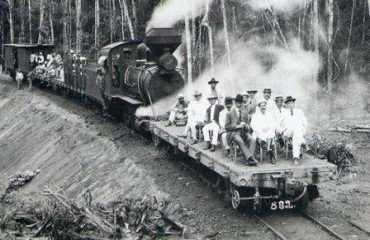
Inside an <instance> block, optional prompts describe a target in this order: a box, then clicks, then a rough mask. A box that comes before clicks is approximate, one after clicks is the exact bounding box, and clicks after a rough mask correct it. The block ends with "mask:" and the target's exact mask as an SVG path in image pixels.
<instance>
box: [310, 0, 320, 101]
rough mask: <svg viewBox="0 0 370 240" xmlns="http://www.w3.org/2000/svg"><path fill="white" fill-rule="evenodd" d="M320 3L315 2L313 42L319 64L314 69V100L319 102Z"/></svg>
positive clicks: (315, 0)
mask: <svg viewBox="0 0 370 240" xmlns="http://www.w3.org/2000/svg"><path fill="white" fill-rule="evenodd" d="M318 1H319V0H314V2H313V16H312V17H313V26H312V31H313V38H314V39H313V42H314V47H315V49H314V52H315V62H316V63H317V67H315V68H314V72H313V93H314V99H315V100H317V91H318V83H319V61H320V49H319V7H318Z"/></svg>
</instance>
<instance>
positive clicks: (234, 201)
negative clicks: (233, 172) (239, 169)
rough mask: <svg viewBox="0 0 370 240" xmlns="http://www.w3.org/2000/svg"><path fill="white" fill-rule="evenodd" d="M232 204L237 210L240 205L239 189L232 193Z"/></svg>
mask: <svg viewBox="0 0 370 240" xmlns="http://www.w3.org/2000/svg"><path fill="white" fill-rule="evenodd" d="M231 206H232V207H233V208H234V209H235V210H236V209H238V208H239V207H240V194H239V192H238V190H235V189H234V190H233V191H232V193H231Z"/></svg>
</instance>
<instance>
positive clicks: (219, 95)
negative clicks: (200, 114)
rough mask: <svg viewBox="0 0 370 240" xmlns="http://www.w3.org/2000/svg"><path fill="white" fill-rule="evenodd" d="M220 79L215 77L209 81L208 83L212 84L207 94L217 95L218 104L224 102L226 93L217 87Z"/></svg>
mask: <svg viewBox="0 0 370 240" xmlns="http://www.w3.org/2000/svg"><path fill="white" fill-rule="evenodd" d="M217 83H218V81H217V80H216V79H214V78H212V79H211V80H210V81H208V84H209V85H210V88H209V89H208V91H207V92H206V96H207V97H208V96H216V97H217V104H222V103H223V98H224V95H223V93H222V92H221V91H220V90H219V89H218V88H217Z"/></svg>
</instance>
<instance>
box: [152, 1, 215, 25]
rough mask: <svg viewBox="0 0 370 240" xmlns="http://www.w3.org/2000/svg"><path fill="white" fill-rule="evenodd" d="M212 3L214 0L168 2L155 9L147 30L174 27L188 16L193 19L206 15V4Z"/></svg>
mask: <svg viewBox="0 0 370 240" xmlns="http://www.w3.org/2000/svg"><path fill="white" fill-rule="evenodd" d="M212 2H213V0H185V1H184V0H166V1H165V2H164V3H163V4H159V5H158V6H157V7H156V8H155V9H154V12H153V14H152V17H151V19H150V21H149V22H148V24H147V27H146V29H147V30H149V29H151V28H153V27H155V28H166V27H167V28H168V27H173V26H174V25H175V24H176V23H177V22H179V21H182V20H184V19H185V15H186V14H188V16H189V19H191V18H193V17H197V16H199V15H200V14H202V13H204V10H205V6H206V4H207V3H208V4H211V3H212Z"/></svg>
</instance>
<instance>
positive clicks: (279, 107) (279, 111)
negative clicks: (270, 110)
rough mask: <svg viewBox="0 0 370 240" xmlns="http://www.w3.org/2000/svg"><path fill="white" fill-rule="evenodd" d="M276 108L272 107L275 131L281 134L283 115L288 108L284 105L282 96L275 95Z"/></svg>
mask: <svg viewBox="0 0 370 240" xmlns="http://www.w3.org/2000/svg"><path fill="white" fill-rule="evenodd" d="M275 104H276V108H275V109H274V116H275V119H276V120H275V121H276V133H278V134H281V133H282V131H283V116H284V114H285V112H287V111H288V110H287V109H286V108H285V107H284V98H283V96H276V97H275Z"/></svg>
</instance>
